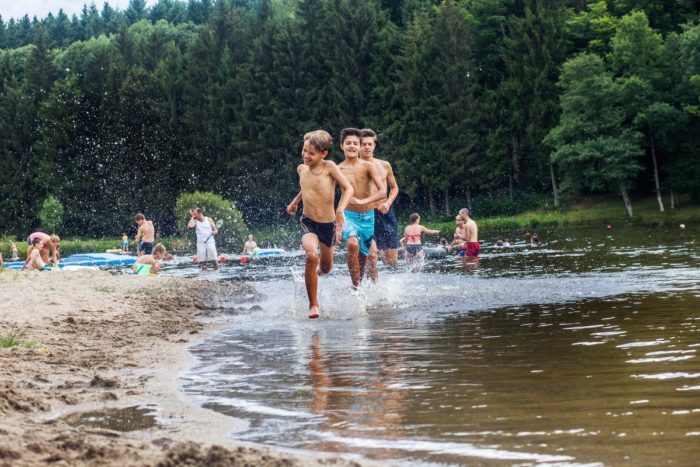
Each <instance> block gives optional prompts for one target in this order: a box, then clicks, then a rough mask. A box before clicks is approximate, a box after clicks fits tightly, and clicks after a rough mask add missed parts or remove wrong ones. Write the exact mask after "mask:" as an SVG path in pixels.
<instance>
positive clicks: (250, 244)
mask: <svg viewBox="0 0 700 467" xmlns="http://www.w3.org/2000/svg"><path fill="white" fill-rule="evenodd" d="M257 247H258V244H257V243H255V240H254V238H253V235H251V234H248V241H247V242H245V244H244V245H243V254H244V255H247V254H248V253H253V250H255V249H256V248H257Z"/></svg>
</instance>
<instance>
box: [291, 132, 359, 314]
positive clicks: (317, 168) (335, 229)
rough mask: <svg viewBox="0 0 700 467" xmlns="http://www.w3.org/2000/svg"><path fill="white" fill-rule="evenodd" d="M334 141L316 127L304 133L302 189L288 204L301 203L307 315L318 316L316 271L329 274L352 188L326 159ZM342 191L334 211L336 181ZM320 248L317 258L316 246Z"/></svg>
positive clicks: (295, 204) (300, 168) (352, 191)
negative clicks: (307, 298) (302, 208)
mask: <svg viewBox="0 0 700 467" xmlns="http://www.w3.org/2000/svg"><path fill="white" fill-rule="evenodd" d="M332 145H333V138H331V135H329V134H328V132H326V131H323V130H316V131H312V132H310V133H307V134H306V135H305V136H304V148H303V150H302V159H303V161H304V163H303V164H301V165H299V166H298V167H297V173H298V174H299V186H300V187H301V192H300V193H299V194H298V195H297V196H296V197H295V198H294V199H293V200H292V202H291V203H290V204H289V206H287V213H288V214H289V215H294V214H295V213H296V210H297V206H298V204H299V201H302V202H303V203H304V211H303V213H302V215H301V219H300V222H301V246H302V248H303V249H304V251H305V252H306V268H305V271H304V282H305V283H306V292H307V294H308V296H309V318H318V317H319V316H320V313H319V311H320V310H319V305H318V275H319V272H320V273H321V274H328V273H329V272H330V271H331V268H332V267H333V246H334V244H335V240H336V238H337V236H339V234H340V232H341V231H342V230H343V227H344V225H345V216H344V215H343V211H344V210H345V208H346V207H347V206H348V203H349V202H350V200H351V199H352V196H353V193H354V190H353V188H352V185H350V182H348V180H347V179H346V178H345V177H344V176H343V174H342V173H341V172H340V170H339V169H338V166H337V165H335V163H334V162H332V161H327V160H325V158H326V156H328V151H330V149H331V147H332ZM336 183H337V184H338V185H339V186H340V189H341V190H342V193H343V195H342V196H341V198H340V202H339V203H338V208H337V209H336V210H335V211H334V209H333V202H334V200H335V185H336ZM319 247H320V249H321V255H320V258H319V255H318V250H319Z"/></svg>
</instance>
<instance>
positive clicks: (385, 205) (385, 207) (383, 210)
mask: <svg viewBox="0 0 700 467" xmlns="http://www.w3.org/2000/svg"><path fill="white" fill-rule="evenodd" d="M390 207H391V205H390V204H389V202H388V201H384V202H383V203H382V204H380V205H379V206H377V210H378V211H379V212H381V213H382V214H386V213H387V212H389V208H390Z"/></svg>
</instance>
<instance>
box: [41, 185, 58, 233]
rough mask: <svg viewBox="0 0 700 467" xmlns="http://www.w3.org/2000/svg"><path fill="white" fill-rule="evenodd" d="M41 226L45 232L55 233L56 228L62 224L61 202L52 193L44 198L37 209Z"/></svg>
mask: <svg viewBox="0 0 700 467" xmlns="http://www.w3.org/2000/svg"><path fill="white" fill-rule="evenodd" d="M39 220H40V221H41V226H42V227H43V228H44V230H46V231H47V232H51V233H52V234H55V233H56V229H58V228H59V227H61V226H62V225H63V204H61V202H60V201H59V200H58V199H57V198H56V197H55V196H53V195H49V197H48V198H46V199H45V200H44V204H42V206H41V211H39Z"/></svg>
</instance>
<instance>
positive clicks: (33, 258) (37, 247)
mask: <svg viewBox="0 0 700 467" xmlns="http://www.w3.org/2000/svg"><path fill="white" fill-rule="evenodd" d="M45 241H46V240H44V239H42V238H39V237H36V238H34V239H33V240H32V247H33V248H32V249H31V252H30V253H29V255H28V256H27V259H26V261H25V262H24V264H23V265H22V270H23V271H24V270H25V269H26V270H27V271H42V270H44V269H45V268H46V267H47V266H46V263H45V262H44V260H43V259H42V258H41V250H42V249H43V248H44V242H45Z"/></svg>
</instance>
